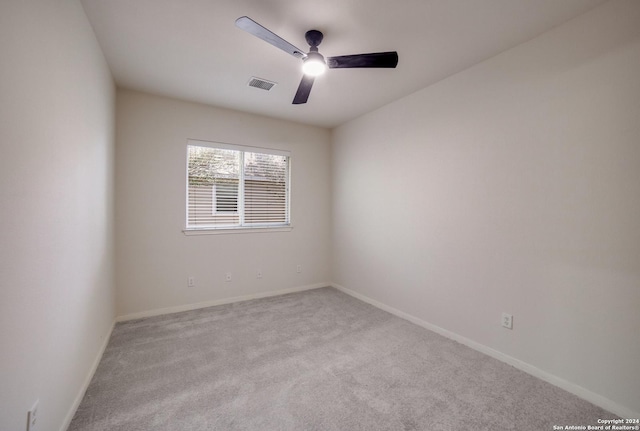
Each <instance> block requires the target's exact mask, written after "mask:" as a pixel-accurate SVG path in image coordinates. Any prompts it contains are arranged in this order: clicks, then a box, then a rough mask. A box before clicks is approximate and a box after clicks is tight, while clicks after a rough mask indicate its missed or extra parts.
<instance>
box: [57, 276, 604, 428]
mask: <svg viewBox="0 0 640 431" xmlns="http://www.w3.org/2000/svg"><path fill="white" fill-rule="evenodd" d="M615 417H616V416H615V415H612V414H610V413H607V412H606V411H604V410H602V409H600V408H598V407H596V406H594V405H592V404H590V403H588V402H586V401H583V400H581V399H579V398H577V397H575V396H574V395H571V394H569V393H567V392H565V391H563V390H561V389H558V388H556V387H554V386H552V385H550V384H548V383H545V382H543V381H541V380H538V379H536V378H534V377H531V376H530V375H528V374H525V373H523V372H521V371H519V370H517V369H515V368H513V367H511V366H509V365H506V364H504V363H502V362H499V361H497V360H495V359H493V358H490V357H488V356H486V355H483V354H481V353H478V352H476V351H474V350H472V349H470V348H467V347H465V346H463V345H461V344H459V343H456V342H455V341H451V340H449V339H447V338H444V337H442V336H439V335H437V334H434V333H432V332H430V331H427V330H425V329H423V328H421V327H419V326H416V325H414V324H412V323H409V322H407V321H405V320H403V319H400V318H398V317H395V316H393V315H391V314H389V313H386V312H384V311H381V310H379V309H377V308H374V307H372V306H370V305H368V304H365V303H363V302H361V301H358V300H357V299H354V298H352V297H350V296H348V295H345V294H343V293H341V292H339V291H337V290H335V289H332V288H322V289H316V290H311V291H306V292H301V293H295V294H290V295H283V296H278V297H272V298H265V299H259V300H253V301H247V302H242V303H236V304H230V305H222V306H217V307H211V308H206V309H201V310H196V311H189V312H184V313H177V314H172V315H167V316H160V317H153V318H148V319H141V320H136V321H130V322H125V323H120V324H118V325H117V326H116V328H115V329H114V332H113V334H112V337H111V340H110V342H109V345H108V346H107V349H106V351H105V354H104V357H103V358H102V361H101V363H100V365H99V367H98V370H97V372H96V374H95V376H94V378H93V380H92V382H91V384H90V386H89V389H88V391H87V393H86V395H85V397H84V399H83V401H82V403H81V405H80V407H79V409H78V411H77V413H76V415H75V417H74V419H73V421H72V423H71V426H70V427H69V430H71V431H78V430H83V431H103V430H104V431H107V430H109V431H116V430H123V431H124V430H126V431H142V430H149V431H151V430H154V431H159V430H296V431H299V430H322V431H325V430H326V431H328V430H350V431H354V430H367V431H372V430H394V431H395V430H432V431H439V430H451V431H454V430H455V431H462V430H473V431H480V430H492V431H496V430H518V431H527V430H531V431H540V430H552V429H553V426H554V425H557V426H563V427H564V426H565V425H585V426H586V425H596V424H597V420H598V419H599V418H600V419H604V418H615Z"/></svg>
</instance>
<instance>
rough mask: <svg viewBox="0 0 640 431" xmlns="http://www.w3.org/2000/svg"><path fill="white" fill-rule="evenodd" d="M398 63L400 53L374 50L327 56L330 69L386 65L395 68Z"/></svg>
mask: <svg viewBox="0 0 640 431" xmlns="http://www.w3.org/2000/svg"><path fill="white" fill-rule="evenodd" d="M397 65H398V53H397V52H396V51H390V52H372V53H370V54H355V55H341V56H338V57H327V66H329V69H341V68H352V67H386V68H394V67H396V66H397Z"/></svg>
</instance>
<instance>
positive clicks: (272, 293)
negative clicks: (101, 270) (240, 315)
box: [116, 282, 331, 322]
mask: <svg viewBox="0 0 640 431" xmlns="http://www.w3.org/2000/svg"><path fill="white" fill-rule="evenodd" d="M328 286H331V283H328V282H327V283H316V284H309V285H306V286H298V287H290V288H288V289H280V290H274V291H270V292H262V293H254V294H251V295H243V296H235V297H233V298H224V299H216V300H214V301H204V302H197V303H194V304H185V305H177V306H173V307H166V308H156V309H154V310H147V311H139V312H137V313H131V314H125V315H124V316H118V317H117V318H116V322H125V321H127V320H134V319H143V318H145V317H153V316H161V315H163V314H171V313H179V312H181V311H190V310H197V309H199V308H206V307H213V306H215V305H223V304H231V303H234V302H241V301H249V300H251V299H259V298H267V297H269V296H278V295H285V294H287V293H295V292H302V291H305V290H311V289H318V288H320V287H328Z"/></svg>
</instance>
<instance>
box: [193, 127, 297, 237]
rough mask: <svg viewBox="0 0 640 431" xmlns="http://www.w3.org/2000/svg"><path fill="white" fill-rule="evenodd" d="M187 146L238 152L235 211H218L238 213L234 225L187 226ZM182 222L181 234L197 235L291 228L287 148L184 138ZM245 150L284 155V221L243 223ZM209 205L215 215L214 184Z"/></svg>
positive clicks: (276, 230) (289, 166) (289, 156)
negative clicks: (183, 210)
mask: <svg viewBox="0 0 640 431" xmlns="http://www.w3.org/2000/svg"><path fill="white" fill-rule="evenodd" d="M189 146H198V147H208V148H215V149H223V150H233V151H239V152H240V162H239V163H240V173H239V179H238V206H237V208H238V210H237V212H236V213H231V212H229V213H224V212H223V213H222V214H237V215H238V216H239V222H238V224H237V225H220V226H214V225H205V226H190V225H189ZM185 150H186V151H185V156H186V157H185V201H184V202H185V219H184V220H185V222H184V228H183V230H182V231H183V233H184V234H185V235H199V234H225V233H250V232H289V231H291V230H292V229H293V225H292V222H291V219H292V217H291V165H292V156H291V151H287V150H279V149H274V148H265V147H256V146H247V145H239V144H229V143H225V142H215V141H203V140H198V139H187V145H186V147H185ZM245 153H261V154H270V155H276V156H283V157H287V167H286V180H285V217H286V220H285V222H284V223H245V222H244V218H245V214H244V197H245V196H244V188H245V187H244V176H245V166H244V158H245ZM212 193H213V196H212V197H213V198H214V199H213V204H212V210H213V212H215V213H216V214H219V213H218V212H217V204H216V201H215V185H214V186H213V191H212Z"/></svg>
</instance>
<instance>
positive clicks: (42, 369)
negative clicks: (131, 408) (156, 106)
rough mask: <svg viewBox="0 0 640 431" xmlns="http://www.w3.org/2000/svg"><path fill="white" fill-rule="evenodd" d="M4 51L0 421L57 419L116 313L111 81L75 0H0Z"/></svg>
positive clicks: (73, 398)
mask: <svg viewBox="0 0 640 431" xmlns="http://www.w3.org/2000/svg"><path fill="white" fill-rule="evenodd" d="M0 58H1V59H2V60H1V62H2V66H1V67H0V146H1V149H0V220H1V221H2V223H1V226H0V284H1V285H0V429H2V430H11V431H14V430H15V431H21V430H25V429H26V422H27V410H29V408H31V407H32V405H33V403H34V402H35V401H36V399H39V400H40V404H39V406H40V407H39V413H38V414H39V424H38V429H39V430H40V431H50V430H60V429H63V428H64V427H65V424H66V423H67V422H68V421H69V420H70V415H71V414H73V406H74V405H75V403H76V402H77V401H78V400H79V397H80V396H82V390H83V389H84V385H85V383H86V378H87V376H88V375H89V374H90V371H91V369H92V367H93V364H94V361H95V360H96V358H97V356H98V355H99V354H100V352H101V348H102V346H103V345H104V343H105V341H106V337H107V336H108V334H109V331H110V329H111V327H112V324H113V320H114V317H115V305H114V297H113V296H114V289H113V276H112V274H113V258H112V255H113V141H114V121H115V114H114V107H115V87H114V84H113V81H112V79H111V75H110V73H109V70H108V68H107V65H106V62H105V60H104V58H103V56H102V51H101V50H100V48H99V46H98V43H97V41H96V39H95V37H94V34H93V30H92V29H91V26H90V25H89V23H88V20H87V18H86V16H85V14H84V10H83V9H82V6H81V5H80V3H79V2H77V1H72V0H64V1H63V0H57V1H50V0H47V1H28V2H26V1H21V0H15V1H13V0H10V1H2V2H1V3H0Z"/></svg>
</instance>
